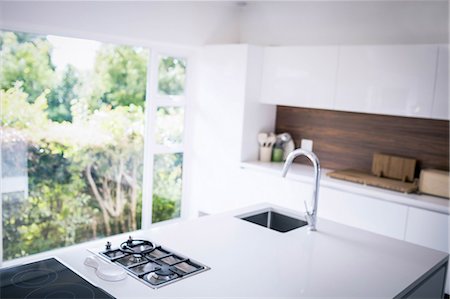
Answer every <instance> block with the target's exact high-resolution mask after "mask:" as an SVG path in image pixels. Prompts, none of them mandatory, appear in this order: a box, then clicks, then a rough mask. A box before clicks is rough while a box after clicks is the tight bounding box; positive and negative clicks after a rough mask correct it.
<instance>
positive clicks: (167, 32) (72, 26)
mask: <svg viewBox="0 0 450 299" xmlns="http://www.w3.org/2000/svg"><path fill="white" fill-rule="evenodd" d="M238 9H239V8H238V6H237V5H235V4H234V3H223V2H170V1H167V2H162V1H160V2H155V1H154V2H113V1H102V2H81V1H79V2H66V1H61V2H41V1H28V2H27V1H25V2H17V1H0V11H2V12H1V15H0V16H1V17H0V19H1V22H2V24H0V25H1V26H2V27H3V28H4V29H10V30H23V31H30V32H37V33H50V34H60V35H66V36H72V37H82V38H90V39H99V40H102V41H111V42H114V41H117V42H127V41H129V42H130V43H136V42H137V43H140V44H142V42H140V41H152V42H157V43H166V44H167V43H168V44H179V45H189V46H199V45H203V44H211V43H236V42H237V41H238V39H239V23H238V19H237V18H236V16H237V14H238ZM144 44H145V43H144Z"/></svg>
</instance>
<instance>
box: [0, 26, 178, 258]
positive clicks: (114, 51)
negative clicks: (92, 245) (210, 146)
mask: <svg viewBox="0 0 450 299" xmlns="http://www.w3.org/2000/svg"><path fill="white" fill-rule="evenodd" d="M0 34H1V35H0V45H1V55H2V62H3V63H2V68H1V73H0V74H1V86H0V87H1V105H2V113H1V131H0V132H1V134H2V135H1V136H2V212H3V214H2V215H3V259H4V260H9V259H13V258H17V257H20V256H24V255H29V254H33V253H38V252H42V251H46V250H50V249H54V248H58V247H64V246H68V245H72V244H75V243H79V242H83V241H87V240H91V239H95V238H99V237H102V236H109V235H112V234H118V233H122V232H127V231H133V230H136V229H139V228H140V227H141V218H142V193H143V160H144V138H145V136H144V132H145V121H144V120H145V111H144V110H145V101H146V84H147V67H148V60H149V50H148V49H145V48H137V47H131V46H126V45H113V44H105V43H100V42H96V41H90V40H83V39H75V38H66V37H59V36H51V35H48V36H45V35H35V34H29V33H23V32H11V31H2V32H1V33H0ZM184 72H185V66H184V64H183V62H182V61H180V60H178V59H176V58H171V57H163V58H161V59H160V64H159V84H158V86H159V91H160V92H161V93H162V94H164V95H180V94H182V93H183V88H184ZM150 104H151V103H150ZM156 117H157V119H156V121H155V123H156V130H155V132H154V133H155V135H154V139H155V140H156V142H157V143H159V144H162V145H169V146H170V145H171V144H177V143H181V142H182V134H183V110H182V107H181V108H180V107H162V108H158V110H157V116H156ZM182 160H183V155H182V153H175V154H160V155H154V164H155V165H154V168H153V169H154V171H153V172H154V175H153V178H154V180H153V215H152V222H159V221H162V220H168V219H172V218H174V217H178V216H179V215H180V200H181V179H182Z"/></svg>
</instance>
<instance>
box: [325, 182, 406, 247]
mask: <svg viewBox="0 0 450 299" xmlns="http://www.w3.org/2000/svg"><path fill="white" fill-rule="evenodd" d="M407 213H408V207H407V206H403V205H398V204H395V203H390V202H387V201H382V200H379V199H374V198H371V197H367V196H363V195H360V194H354V193H349V192H344V191H340V190H336V189H331V188H326V187H324V188H321V189H320V200H319V210H318V216H319V217H322V218H326V219H329V220H332V221H335V222H339V223H342V224H346V225H350V226H353V227H357V228H361V229H364V230H367V231H371V232H374V233H377V234H381V235H385V236H388V237H392V238H396V239H400V240H403V239H404V235H405V225H406V218H407Z"/></svg>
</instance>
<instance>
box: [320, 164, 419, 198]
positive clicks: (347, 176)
mask: <svg viewBox="0 0 450 299" xmlns="http://www.w3.org/2000/svg"><path fill="white" fill-rule="evenodd" d="M327 175H328V176H329V177H332V178H335V179H340V180H345V181H350V182H354V183H359V184H364V185H369V186H374V187H380V188H384V189H389V190H394V191H399V192H404V193H413V192H415V191H417V182H402V181H398V180H394V179H389V178H382V177H378V176H376V175H373V174H369V173H365V172H362V171H358V170H352V169H345V170H336V171H333V172H329V173H328V174H327Z"/></svg>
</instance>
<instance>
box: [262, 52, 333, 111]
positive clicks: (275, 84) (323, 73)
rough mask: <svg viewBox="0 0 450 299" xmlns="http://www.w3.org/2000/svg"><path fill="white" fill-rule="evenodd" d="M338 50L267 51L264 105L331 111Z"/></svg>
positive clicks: (264, 73) (263, 86) (263, 94)
mask: <svg viewBox="0 0 450 299" xmlns="http://www.w3.org/2000/svg"><path fill="white" fill-rule="evenodd" d="M338 51H339V49H338V47H337V46H302V47H267V48H265V49H264V63H263V65H264V68H263V76H262V87H261V101H262V102H263V103H268V104H276V105H285V106H301V107H309V108H322V109H328V108H329V107H331V106H333V98H334V92H335V89H336V69H337V63H338Z"/></svg>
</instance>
